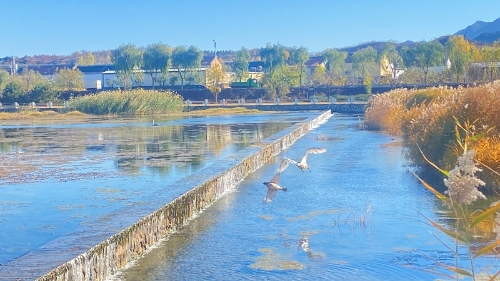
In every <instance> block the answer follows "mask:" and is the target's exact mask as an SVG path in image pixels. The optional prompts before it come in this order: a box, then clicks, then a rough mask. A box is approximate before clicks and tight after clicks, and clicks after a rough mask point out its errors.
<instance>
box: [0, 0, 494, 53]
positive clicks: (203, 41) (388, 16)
mask: <svg viewBox="0 0 500 281" xmlns="http://www.w3.org/2000/svg"><path fill="white" fill-rule="evenodd" d="M0 10H1V11H2V14H1V16H0V25H1V28H0V38H1V40H0V57H5V56H12V55H14V56H19V57H20V56H24V55H30V56H31V55H39V54H47V55H69V54H71V53H73V52H75V51H82V50H87V51H98V50H109V49H115V48H117V47H118V46H120V45H122V44H126V43H133V44H135V45H136V46H138V47H140V46H144V47H145V46H147V45H148V44H152V43H157V42H162V43H165V44H169V45H171V46H179V45H186V46H189V45H194V46H196V47H198V48H200V49H202V50H213V48H214V44H213V40H215V41H216V42H217V50H238V49H240V48H241V47H242V46H244V47H246V48H258V47H264V46H265V45H266V43H268V42H269V43H272V44H274V43H280V44H282V45H285V46H296V47H299V46H304V47H306V48H308V50H309V51H310V52H319V51H322V50H324V49H327V48H342V47H347V46H354V45H357V44H359V43H363V42H369V41H387V40H393V41H396V42H403V41H406V40H412V41H421V40H425V41H428V40H432V39H433V38H436V37H439V36H442V35H449V34H453V33H455V32H457V31H458V30H460V29H463V28H465V27H466V26H468V25H471V24H473V23H474V22H476V21H477V20H481V21H486V22H491V21H493V20H495V19H497V18H499V17H500V1H499V0H474V1H472V0H418V1H414V0H344V1H340V0H316V1H314V0H312V1H305V0H302V1H298V0H253V1H240V0H232V1H230V0H172V1H171V0H163V1H159V0H156V1H154V0H142V1H139V0H127V1H123V0H101V1H96V0H80V1H76V0H43V1H41V0H13V1H9V0H5V1H1V2H0Z"/></svg>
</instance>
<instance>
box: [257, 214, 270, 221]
mask: <svg viewBox="0 0 500 281" xmlns="http://www.w3.org/2000/svg"><path fill="white" fill-rule="evenodd" d="M259 218H261V219H263V220H266V221H270V220H273V217H272V216H270V215H260V216H259Z"/></svg>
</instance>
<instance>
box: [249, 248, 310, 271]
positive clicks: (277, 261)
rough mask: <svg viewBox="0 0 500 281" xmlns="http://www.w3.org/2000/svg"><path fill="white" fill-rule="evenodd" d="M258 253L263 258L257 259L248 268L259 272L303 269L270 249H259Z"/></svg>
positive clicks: (302, 266) (295, 262)
mask: <svg viewBox="0 0 500 281" xmlns="http://www.w3.org/2000/svg"><path fill="white" fill-rule="evenodd" d="M259 252H261V253H262V254H263V256H260V257H257V258H256V259H255V263H253V264H251V265H250V267H251V268H253V269H261V270H296V269H304V268H305V266H304V265H302V264H301V263H299V262H297V261H294V260H286V259H284V256H282V255H280V254H277V253H275V252H274V251H273V249H270V248H261V249H259Z"/></svg>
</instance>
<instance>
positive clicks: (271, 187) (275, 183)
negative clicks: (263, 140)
mask: <svg viewBox="0 0 500 281" xmlns="http://www.w3.org/2000/svg"><path fill="white" fill-rule="evenodd" d="M287 166H288V161H285V160H283V161H281V164H280V166H279V168H278V171H276V174H275V175H274V177H273V178H272V179H271V181H269V182H267V181H266V182H264V185H265V186H267V194H266V198H264V202H265V203H269V202H271V201H273V199H274V197H276V193H277V192H278V190H282V191H285V192H286V191H287V190H288V189H287V188H286V187H281V186H280V174H281V172H283V171H284V170H285V169H286V167H287Z"/></svg>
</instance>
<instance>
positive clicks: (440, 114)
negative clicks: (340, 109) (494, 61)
mask: <svg viewBox="0 0 500 281" xmlns="http://www.w3.org/2000/svg"><path fill="white" fill-rule="evenodd" d="M456 123H459V124H469V126H470V130H471V132H472V135H473V136H476V137H472V138H471V141H470V144H469V145H470V149H473V150H474V151H476V158H475V159H476V160H477V161H479V162H480V163H482V164H484V165H486V166H489V167H500V147H499V145H500V134H499V133H500V127H496V126H500V81H496V82H492V83H489V84H486V85H482V86H478V87H468V88H456V89H453V88H449V87H433V88H427V89H420V90H415V89H412V90H407V89H397V90H393V91H391V92H388V93H385V94H380V95H375V96H373V98H372V99H371V100H370V101H369V103H368V105H367V110H366V112H365V124H366V125H367V127H368V128H369V129H376V130H384V131H387V132H389V133H391V134H401V135H403V136H404V138H405V139H406V140H407V141H408V146H409V152H408V155H409V157H410V158H411V160H412V161H413V162H414V163H416V164H419V165H422V166H425V165H426V164H427V161H425V160H424V158H423V157H422V155H426V156H427V158H428V160H430V161H431V162H433V163H436V164H437V165H439V166H440V167H443V168H444V169H448V170H449V169H451V168H452V167H453V166H454V165H455V163H456V159H457V157H458V156H460V155H461V153H462V151H463V150H462V149H460V147H459V144H458V142H457V138H456V137H457V132H456V128H455V124H456ZM478 136H481V137H478ZM420 149H421V150H422V151H420ZM422 152H423V154H422ZM497 182H498V179H497Z"/></svg>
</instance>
